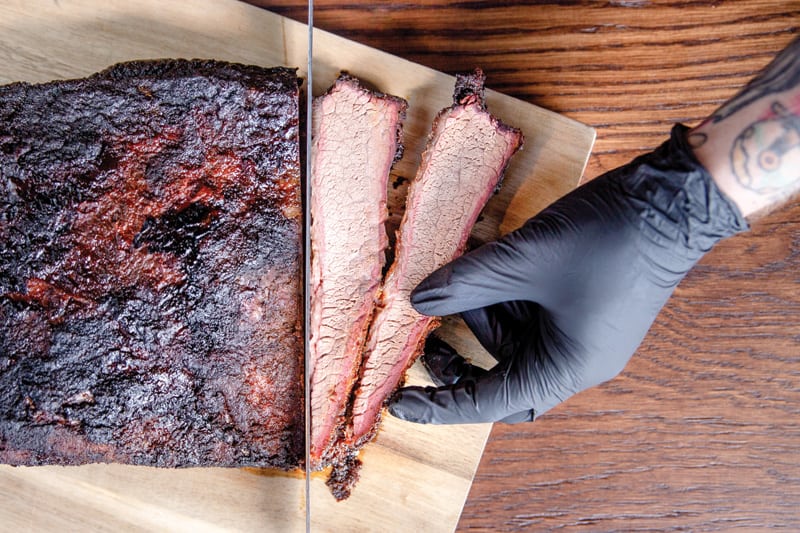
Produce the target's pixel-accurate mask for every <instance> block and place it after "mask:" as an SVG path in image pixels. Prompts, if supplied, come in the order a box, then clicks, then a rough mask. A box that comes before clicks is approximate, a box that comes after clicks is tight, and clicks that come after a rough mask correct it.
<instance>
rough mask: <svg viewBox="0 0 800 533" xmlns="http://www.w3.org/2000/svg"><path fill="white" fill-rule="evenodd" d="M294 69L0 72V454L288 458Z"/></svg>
mask: <svg viewBox="0 0 800 533" xmlns="http://www.w3.org/2000/svg"><path fill="white" fill-rule="evenodd" d="M298 128H299V113H298V80H297V78H296V76H295V73H294V71H293V70H289V69H283V68H276V69H262V68H258V67H249V66H243V65H234V64H228V63H222V62H213V61H182V60H164V61H145V62H133V63H126V64H121V65H117V66H114V67H112V68H110V69H108V70H106V71H104V72H101V73H99V74H97V75H95V76H92V77H89V78H86V79H82V80H69V81H57V82H51V83H46V84H41V85H30V84H25V83H17V84H12V85H8V86H5V87H0V188H2V194H1V195H0V255H2V257H3V261H2V263H1V264H0V462H4V463H10V464H17V465H22V464H27V465H36V464H81V463H89V462H120V463H132V464H143V465H151V466H193V465H208V466H211V465H214V466H236V465H254V466H275V467H282V468H292V467H296V466H298V465H299V464H301V462H302V457H303V447H304V443H303V418H302V413H303V390H302V366H303V364H302V360H303V351H302V345H303V342H302V330H301V322H302V311H301V309H302V307H301V301H302V300H301V290H302V288H301V279H302V278H301V264H300V257H301V251H302V250H301V236H302V219H301V203H300V195H299V180H300V171H299V168H300V166H299V145H298Z"/></svg>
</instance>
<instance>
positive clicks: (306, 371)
mask: <svg viewBox="0 0 800 533" xmlns="http://www.w3.org/2000/svg"><path fill="white" fill-rule="evenodd" d="M313 49H314V0H308V63H307V65H306V72H307V73H306V180H305V202H304V205H305V212H304V216H303V221H304V226H303V235H304V238H305V243H304V246H303V250H304V253H303V258H304V267H303V270H304V272H303V280H304V290H303V303H304V314H303V316H304V317H305V319H304V325H303V339H304V340H303V349H304V356H303V367H304V368H303V376H304V384H303V385H304V386H303V398H304V400H303V405H304V406H305V414H304V419H305V469H306V472H305V474H306V475H305V511H306V513H305V514H306V533H310V531H311V376H310V370H311V364H310V363H311V361H310V358H309V338H308V332H309V331H310V316H311V301H310V298H311V291H310V290H309V285H310V279H311V115H312V103H313V100H314V95H313V84H312V74H313V69H312V65H313Z"/></svg>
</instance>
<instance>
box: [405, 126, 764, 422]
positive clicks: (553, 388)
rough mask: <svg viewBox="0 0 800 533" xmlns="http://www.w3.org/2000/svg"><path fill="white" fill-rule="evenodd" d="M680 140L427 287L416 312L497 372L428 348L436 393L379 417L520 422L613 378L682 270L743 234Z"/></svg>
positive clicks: (731, 208)
mask: <svg viewBox="0 0 800 533" xmlns="http://www.w3.org/2000/svg"><path fill="white" fill-rule="evenodd" d="M685 135H686V128H685V127H684V126H681V125H678V126H676V127H675V128H673V130H672V136H671V138H670V140H669V141H667V142H666V143H664V144H663V145H662V146H661V147H659V148H658V149H657V150H655V151H654V152H652V153H650V154H647V155H644V156H642V157H639V158H637V159H636V160H634V161H633V162H632V163H630V164H628V165H626V166H624V167H621V168H618V169H616V170H613V171H611V172H608V173H607V174H604V175H603V176H601V177H598V178H596V179H594V180H592V181H591V182H589V183H587V184H585V185H583V186H582V187H580V188H578V189H576V190H575V191H573V192H571V193H570V194H568V195H566V196H565V197H563V198H561V199H560V200H558V201H556V202H555V203H554V204H552V205H551V206H550V207H548V208H547V209H545V210H544V211H542V212H541V213H540V214H539V215H537V216H535V217H534V218H532V219H530V220H529V221H528V222H526V223H525V225H524V226H523V227H522V228H520V229H518V230H516V231H514V232H512V233H510V234H509V235H507V236H505V237H503V238H502V239H500V240H499V241H496V242H493V243H490V244H487V245H484V246H482V247H480V248H478V249H476V250H474V251H473V252H470V253H468V254H466V255H464V256H462V257H460V258H459V259H456V260H455V261H453V262H452V263H449V264H448V265H445V266H444V267H442V268H440V269H439V270H437V271H436V272H434V273H433V274H431V275H430V276H429V277H428V278H427V279H425V280H424V281H423V282H422V283H421V284H420V285H419V286H418V287H417V288H416V289H415V290H414V292H413V293H412V296H411V302H412V304H413V306H414V308H415V309H417V310H418V311H419V312H420V313H424V314H427V315H437V316H444V315H450V314H454V313H461V315H462V317H463V318H464V320H465V321H466V323H467V325H468V326H469V327H470V329H471V330H472V332H473V333H474V334H475V336H476V337H477V338H478V340H479V341H480V342H481V344H482V345H483V346H484V347H485V348H486V349H487V350H488V351H489V353H491V354H492V355H493V356H494V357H495V358H496V359H497V360H498V364H497V365H496V366H495V367H494V368H492V369H491V370H489V371H486V370H482V369H479V368H476V367H471V366H470V365H469V364H468V363H466V361H464V360H463V359H462V358H461V357H460V356H458V355H457V354H455V353H454V352H453V351H452V349H451V348H449V347H448V346H447V345H446V344H444V343H442V342H441V341H438V340H435V339H434V340H429V341H428V343H427V346H426V351H427V353H426V355H424V356H423V357H424V358H425V361H426V363H427V365H426V366H428V368H429V371H431V372H432V374H434V375H435V378H436V379H437V380H438V381H437V383H444V384H445V385H444V386H442V387H439V388H434V387H424V388H423V387H407V388H404V389H400V390H399V391H398V392H397V393H396V394H395V396H394V397H393V398H392V399H391V401H390V404H389V411H390V412H391V413H392V414H393V415H395V416H397V417H399V418H402V419H405V420H410V421H414V422H422V423H436V424H452V423H473V422H495V421H504V422H522V421H530V420H533V418H534V417H536V416H538V415H540V414H542V413H544V412H545V411H547V410H548V409H550V408H551V407H553V406H555V405H557V404H559V403H561V402H563V401H564V400H566V399H567V398H569V397H570V396H572V395H573V394H575V393H577V392H579V391H582V390H584V389H587V388H589V387H592V386H594V385H597V384H599V383H602V382H604V381H607V380H609V379H611V378H613V377H614V376H616V375H617V374H618V373H619V372H620V371H622V369H623V368H624V367H625V364H626V363H627V362H628V360H629V359H630V357H631V355H633V353H634V351H635V350H636V348H637V347H638V346H639V344H640V343H641V341H642V339H643V338H644V336H645V334H646V333H647V330H648V329H649V328H650V325H651V324H652V323H653V320H655V318H656V315H657V314H658V312H659V310H660V309H661V307H662V306H663V305H664V303H665V302H666V301H667V299H668V298H669V296H670V294H672V291H673V289H675V287H676V285H678V283H679V282H680V280H681V279H682V278H683V276H684V275H685V274H686V273H687V272H688V271H689V269H691V268H692V266H693V265H694V264H695V263H696V262H697V261H698V260H699V259H700V257H702V255H703V254H704V253H706V252H707V251H709V250H710V249H711V247H712V246H714V244H715V243H716V242H717V241H719V240H720V239H722V238H724V237H727V236H730V235H732V234H734V233H737V232H739V231H743V230H745V229H747V227H748V226H747V222H746V221H745V220H744V218H743V217H742V216H741V214H740V212H739V210H738V209H737V208H736V206H735V205H734V204H733V203H731V202H730V201H729V200H728V199H727V198H726V197H724V196H723V195H722V193H721V192H720V191H719V189H717V187H716V185H715V183H714V181H713V180H712V178H711V176H710V175H709V174H708V173H707V172H706V171H705V169H704V168H703V167H702V166H701V165H700V163H698V162H697V160H696V159H695V157H694V155H693V153H692V152H691V149H690V148H689V146H688V145H687V143H686V141H685Z"/></svg>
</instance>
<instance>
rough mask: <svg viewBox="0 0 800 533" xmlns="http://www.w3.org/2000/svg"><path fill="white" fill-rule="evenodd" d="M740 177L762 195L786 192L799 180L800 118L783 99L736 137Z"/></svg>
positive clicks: (733, 157) (736, 165)
mask: <svg viewBox="0 0 800 533" xmlns="http://www.w3.org/2000/svg"><path fill="white" fill-rule="evenodd" d="M731 168H732V169H733V173H734V176H735V177H736V180H737V181H738V182H739V183H740V184H741V185H742V186H744V187H746V188H748V189H750V190H752V191H755V192H757V193H759V194H775V193H783V192H785V190H786V189H787V188H788V187H789V186H790V185H794V184H796V182H797V178H798V168H800V117H797V116H796V115H793V114H792V113H791V112H789V111H788V110H787V109H786V108H785V107H784V106H783V105H781V104H780V103H779V102H775V103H773V104H772V115H771V116H769V117H767V118H764V119H762V120H759V121H757V122H754V123H753V124H751V125H750V126H748V127H747V128H746V129H745V130H744V131H742V133H740V134H739V136H738V137H736V140H735V141H734V143H733V149H732V150H731Z"/></svg>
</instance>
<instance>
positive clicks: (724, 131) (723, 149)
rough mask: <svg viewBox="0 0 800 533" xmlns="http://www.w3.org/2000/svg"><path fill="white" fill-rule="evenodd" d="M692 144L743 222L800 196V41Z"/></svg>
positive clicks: (710, 120)
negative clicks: (736, 208) (743, 219)
mask: <svg viewBox="0 0 800 533" xmlns="http://www.w3.org/2000/svg"><path fill="white" fill-rule="evenodd" d="M688 140H689V143H690V144H691V146H692V147H693V149H694V152H695V155H696V156H697V158H698V159H699V160H700V162H701V163H702V164H703V165H704V166H705V167H706V169H708V171H709V173H710V174H711V175H712V176H713V178H714V180H715V181H716V182H717V185H718V186H719V188H720V189H722V191H723V192H724V193H725V194H726V195H727V196H728V197H729V198H730V199H731V200H732V201H733V202H734V203H735V204H736V205H737V207H739V210H740V211H741V212H742V214H743V215H744V216H749V217H752V216H753V215H756V214H759V213H763V212H766V211H769V210H770V209H772V208H774V207H777V206H778V205H780V204H782V203H784V202H785V201H786V200H787V199H789V198H790V197H791V196H793V195H794V194H795V193H797V192H798V191H800V37H799V38H796V39H795V40H794V41H792V42H791V44H789V46H788V47H787V48H786V49H784V50H783V51H782V52H781V53H780V54H779V55H778V56H777V57H776V58H775V59H774V60H773V61H772V62H771V63H770V64H769V65H767V67H766V68H765V69H764V70H763V71H762V72H761V73H760V74H759V75H758V76H757V77H756V78H755V79H753V81H751V82H750V83H749V84H748V85H747V86H746V87H745V88H744V89H743V90H742V91H741V92H740V93H739V94H737V95H736V96H735V97H733V98H732V99H731V100H729V101H728V102H727V103H725V104H724V105H723V106H722V107H720V108H719V109H718V110H717V111H715V112H714V114H712V115H711V116H710V117H709V118H708V119H706V121H705V122H703V123H702V124H701V125H700V126H698V127H697V128H695V129H694V130H692V131H691V132H690V133H689V137H688Z"/></svg>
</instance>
